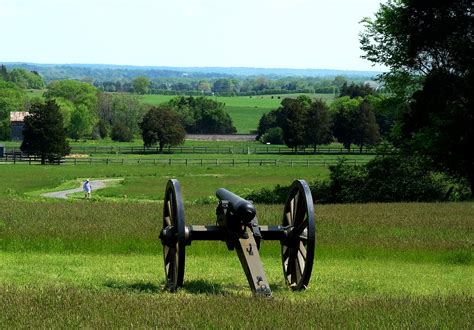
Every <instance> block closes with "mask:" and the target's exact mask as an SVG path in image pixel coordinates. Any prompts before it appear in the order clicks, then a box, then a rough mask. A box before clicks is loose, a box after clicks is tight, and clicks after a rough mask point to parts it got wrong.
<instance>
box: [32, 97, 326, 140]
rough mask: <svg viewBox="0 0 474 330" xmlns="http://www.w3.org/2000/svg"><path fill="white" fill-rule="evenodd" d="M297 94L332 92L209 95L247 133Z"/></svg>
mask: <svg viewBox="0 0 474 330" xmlns="http://www.w3.org/2000/svg"><path fill="white" fill-rule="evenodd" d="M45 91H46V90H28V91H27V93H28V96H29V97H30V98H32V97H42V96H43V93H44V92H45ZM299 95H307V96H309V97H311V98H315V99H322V100H324V101H326V102H331V101H332V100H333V99H334V95H333V94H281V95H255V96H233V97H230V96H229V97H227V96H210V97H211V98H213V99H214V100H216V101H218V102H222V103H224V104H225V105H226V110H227V112H228V113H229V115H230V116H231V118H232V120H233V122H234V126H235V127H236V128H237V133H239V134H249V133H252V132H254V131H255V130H256V129H257V125H258V121H259V120H260V118H261V117H262V115H263V114H264V113H267V112H269V111H271V110H273V109H276V108H278V107H279V106H280V103H281V100H282V99H284V98H285V97H289V98H294V97H298V96H299ZM175 97H176V95H151V94H148V95H144V96H141V97H140V98H141V100H142V102H143V103H145V104H150V105H158V104H160V103H163V102H167V101H169V100H171V99H173V98H175Z"/></svg>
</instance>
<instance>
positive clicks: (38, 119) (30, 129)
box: [21, 100, 71, 164]
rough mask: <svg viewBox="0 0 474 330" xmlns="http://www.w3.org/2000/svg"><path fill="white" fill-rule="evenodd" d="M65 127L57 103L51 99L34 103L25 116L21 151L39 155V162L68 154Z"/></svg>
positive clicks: (42, 162) (68, 148) (43, 162)
mask: <svg viewBox="0 0 474 330" xmlns="http://www.w3.org/2000/svg"><path fill="white" fill-rule="evenodd" d="M70 150H71V149H70V147H69V144H68V142H67V140H66V129H65V128H64V123H63V117H62V114H61V111H60V110H59V107H58V105H57V104H56V102H54V101H53V100H48V101H46V103H44V104H42V103H37V104H34V105H33V107H32V109H31V110H30V114H29V115H28V116H26V117H25V126H24V129H23V142H22V144H21V151H22V152H24V153H26V154H29V155H37V156H39V157H41V164H45V163H46V161H47V160H48V161H53V160H56V159H57V158H61V157H64V156H65V155H67V154H69V151H70Z"/></svg>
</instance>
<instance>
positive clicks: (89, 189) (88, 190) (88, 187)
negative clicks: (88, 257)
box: [82, 179, 92, 199]
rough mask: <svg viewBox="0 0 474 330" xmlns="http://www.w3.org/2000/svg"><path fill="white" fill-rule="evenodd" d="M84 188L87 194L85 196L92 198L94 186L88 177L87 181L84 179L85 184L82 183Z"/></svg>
mask: <svg viewBox="0 0 474 330" xmlns="http://www.w3.org/2000/svg"><path fill="white" fill-rule="evenodd" d="M82 189H83V190H84V193H85V196H84V198H87V199H89V198H91V193H92V187H91V182H90V181H89V179H86V181H84V184H83V185H82Z"/></svg>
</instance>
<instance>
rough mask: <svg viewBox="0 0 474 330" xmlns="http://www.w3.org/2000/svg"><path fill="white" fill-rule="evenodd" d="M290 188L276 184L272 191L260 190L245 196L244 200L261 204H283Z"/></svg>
mask: <svg viewBox="0 0 474 330" xmlns="http://www.w3.org/2000/svg"><path fill="white" fill-rule="evenodd" d="M289 189H290V187H289V186H280V185H279V184H277V185H276V186H275V187H274V188H273V189H269V188H262V189H260V190H258V191H253V192H251V193H250V194H247V195H246V196H245V199H247V200H250V201H253V202H254V203H261V204H283V203H285V201H286V197H287V195H288V191H289Z"/></svg>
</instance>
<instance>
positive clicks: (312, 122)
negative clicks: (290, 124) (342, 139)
mask: <svg viewBox="0 0 474 330" xmlns="http://www.w3.org/2000/svg"><path fill="white" fill-rule="evenodd" d="M331 141H332V130H331V117H330V115H329V109H328V107H327V105H326V103H324V102H323V101H322V100H315V101H313V102H312V103H311V105H310V107H309V108H308V111H307V113H306V129H305V142H306V144H309V145H312V146H313V148H314V152H316V148H317V146H318V145H322V144H329V143H331Z"/></svg>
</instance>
